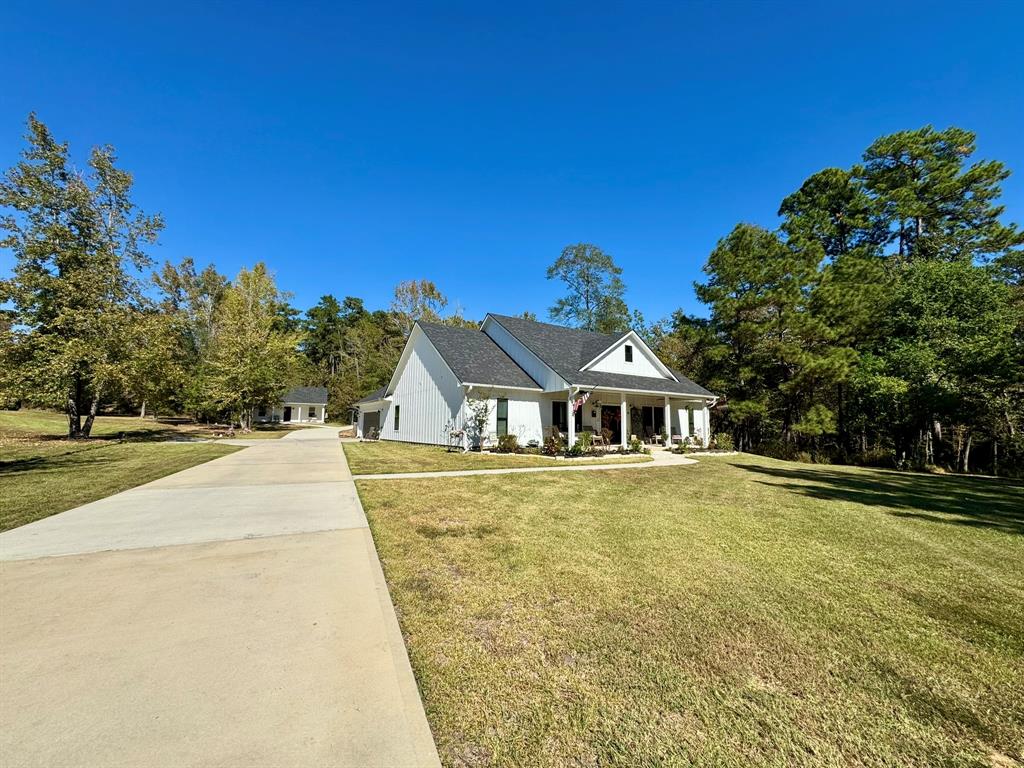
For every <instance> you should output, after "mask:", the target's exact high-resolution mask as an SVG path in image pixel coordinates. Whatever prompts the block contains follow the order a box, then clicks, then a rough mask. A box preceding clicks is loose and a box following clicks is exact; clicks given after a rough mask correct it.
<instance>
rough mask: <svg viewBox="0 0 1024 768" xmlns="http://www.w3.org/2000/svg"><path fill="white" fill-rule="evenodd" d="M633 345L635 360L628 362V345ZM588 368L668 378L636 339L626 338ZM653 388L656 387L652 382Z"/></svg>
mask: <svg viewBox="0 0 1024 768" xmlns="http://www.w3.org/2000/svg"><path fill="white" fill-rule="evenodd" d="M627 344H628V345H629V346H631V347H633V362H631V363H627V362H626V350H625V347H626V345H627ZM587 370H590V371H602V372H604V373H629V374H632V375H633V376H650V377H651V378H655V379H662V380H664V379H666V378H667V377H666V376H665V374H663V373H662V372H661V371H660V370H659V369H658V366H657V365H656V363H655V362H654V360H653V359H652V357H651V355H650V353H649V352H648V351H647V350H646V349H644V348H643V347H642V346H641V345H639V344H637V342H636V340H635V339H631V338H626V339H625V340H623V341H620V342H619V343H617V344H616V345H615V346H613V347H612V348H611V349H609V350H608V351H607V352H606V353H605V354H604V356H603V357H601V358H600V359H599V360H597V361H596V362H595V363H594V364H593V365H591V366H590V367H589V368H587ZM651 388H652V389H655V388H656V387H655V386H654V382H652V387H651Z"/></svg>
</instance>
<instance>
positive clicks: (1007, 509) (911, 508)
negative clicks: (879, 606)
mask: <svg viewBox="0 0 1024 768" xmlns="http://www.w3.org/2000/svg"><path fill="white" fill-rule="evenodd" d="M733 466H735V467H737V468H738V469H743V470H746V471H748V472H754V473H756V474H760V475H767V476H769V477H772V478H776V479H779V480H783V481H789V482H783V483H770V484H771V485H781V486H782V487H784V488H787V489H789V490H791V491H793V492H794V493H800V494H802V495H804V496H810V497H811V498H815V499H822V500H824V501H847V502H856V503H858V504H864V505H866V506H871V507H882V508H888V510H887V511H888V513H889V514H891V515H893V516H895V517H907V518H913V519H916V520H927V521H930V522H935V523H948V524H953V525H965V526H970V527H974V528H995V529H998V530H1001V531H1005V532H1007V533H1016V534H1024V484H1021V483H1019V482H1014V481H1012V480H1004V479H999V478H986V477H963V476H953V475H921V474H912V473H906V474H903V473H898V472H892V471H885V470H858V469H846V470H843V469H836V468H827V467H822V466H794V465H789V466H765V465H755V464H734V465H733Z"/></svg>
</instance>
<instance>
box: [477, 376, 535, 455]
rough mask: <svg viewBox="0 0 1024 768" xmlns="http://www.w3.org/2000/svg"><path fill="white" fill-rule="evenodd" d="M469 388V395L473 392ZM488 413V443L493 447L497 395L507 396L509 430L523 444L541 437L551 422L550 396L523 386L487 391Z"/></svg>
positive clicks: (496, 421)
mask: <svg viewBox="0 0 1024 768" xmlns="http://www.w3.org/2000/svg"><path fill="white" fill-rule="evenodd" d="M473 394H474V393H473V392H470V396H471V397H472V396H473ZM490 395H491V397H490V400H489V403H490V414H489V416H488V417H487V436H488V440H487V446H488V447H493V446H494V445H495V443H496V441H497V436H498V398H506V399H507V400H508V433H509V434H510V435H515V436H516V437H517V438H518V439H519V445H521V446H525V445H526V444H527V443H529V442H530V441H531V440H536V441H537V442H538V443H542V442H543V441H544V427H545V426H547V425H548V424H550V423H551V398H550V397H549V396H547V395H545V394H543V393H541V392H523V391H522V390H508V391H507V392H506V391H502V390H500V389H493V390H491V391H490Z"/></svg>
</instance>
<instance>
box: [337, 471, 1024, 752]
mask: <svg viewBox="0 0 1024 768" xmlns="http://www.w3.org/2000/svg"><path fill="white" fill-rule="evenodd" d="M357 485H358V488H359V492H360V496H361V497H362V500H363V503H364V505H365V507H366V510H367V513H368V516H369V519H370V524H371V527H372V530H373V534H374V538H375V540H376V543H377V548H378V551H379V552H380V555H381V559H382V562H383V565H384V570H385V573H386V575H387V579H388V583H389V587H390V590H391V595H392V597H393V599H394V601H395V604H396V606H397V609H398V612H399V617H400V621H401V624H402V628H403V632H404V634H405V636H406V641H407V645H408V648H409V652H410V657H411V659H412V663H413V667H414V669H415V672H416V675H417V678H418V681H419V684H420V687H421V690H422V693H423V696H424V700H425V703H426V708H427V715H428V717H429V719H430V722H431V726H432V728H433V730H434V733H435V736H436V739H437V743H438V747H439V749H440V752H441V756H442V760H443V762H444V763H445V764H446V765H448V766H483V765H498V766H565V765H586V766H598V765H600V766H605V765H623V766H627V765H628V766H636V765H641V766H663V765H666V766H667V765H766V766H767V765H772V766H781V765H865V766H882V765H891V766H937V765H945V766H961V765H977V766H990V767H991V766H1010V765H1016V763H1014V762H1013V760H1016V761H1024V485H1021V484H1019V483H1017V484H1014V483H1011V482H1006V481H1000V480H992V479H983V478H960V477H952V476H926V475H912V474H897V473H892V472H885V471H880V470H865V469H855V468H844V467H823V466H810V465H801V464H794V463H786V462H781V461H774V460H770V459H765V458H760V457H751V456H745V455H740V456H731V457H716V458H714V459H713V460H712V459H706V460H702V461H701V462H700V463H699V464H697V465H692V466H685V467H672V468H658V469H650V468H648V469H645V470H643V471H630V470H628V469H627V470H624V471H621V472H608V473H605V472H601V473H591V472H585V473H539V474H529V475H503V476H493V477H479V476H478V477H473V478H457V479H445V480H429V479H423V480H399V481H360V482H358V484H357Z"/></svg>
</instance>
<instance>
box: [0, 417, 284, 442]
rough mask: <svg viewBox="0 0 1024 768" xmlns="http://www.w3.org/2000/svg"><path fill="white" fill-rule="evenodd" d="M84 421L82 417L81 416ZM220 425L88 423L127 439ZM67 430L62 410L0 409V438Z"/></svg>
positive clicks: (204, 432) (196, 433)
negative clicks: (60, 411) (59, 411)
mask: <svg viewBox="0 0 1024 768" xmlns="http://www.w3.org/2000/svg"><path fill="white" fill-rule="evenodd" d="M82 421H83V422H84V421H85V419H84V418H83V419H82ZM301 428H302V427H301V426H284V425H281V424H260V425H258V426H257V427H256V428H255V429H254V430H253V431H252V432H249V433H243V432H237V433H236V434H235V437H236V438H244V439H246V440H260V439H275V438H279V437H284V436H285V435H287V434H288V433H289V432H291V431H292V430H293V429H301ZM223 431H224V430H223V429H216V428H213V427H209V426H207V425H204V424H193V423H188V422H186V423H176V422H169V421H168V422H163V421H156V420H155V419H151V418H150V419H139V418H136V417H135V416H97V417H96V422H95V423H94V424H93V427H92V435H91V437H93V438H97V437H114V438H116V437H119V436H121V435H124V436H125V437H127V438H128V439H131V440H161V439H173V438H176V437H178V438H202V439H204V440H205V439H213V438H215V437H217V436H219V435H221V434H223ZM67 432H68V422H67V417H66V416H65V415H64V414H63V413H55V412H53V411H33V410H20V411H0V439H3V437H4V436H6V437H8V438H11V437H18V436H20V437H29V438H31V437H37V438H47V437H55V438H62V437H64V436H65V435H66V434H67Z"/></svg>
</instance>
